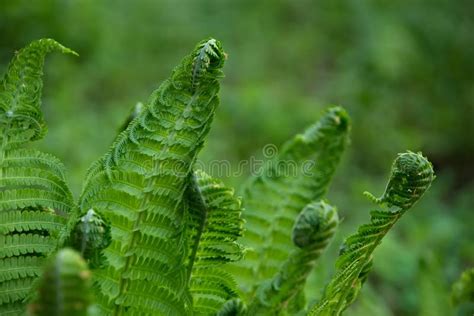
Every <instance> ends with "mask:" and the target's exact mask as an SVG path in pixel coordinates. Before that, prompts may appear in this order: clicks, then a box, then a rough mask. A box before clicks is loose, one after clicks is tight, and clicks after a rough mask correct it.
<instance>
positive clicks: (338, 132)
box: [232, 107, 350, 297]
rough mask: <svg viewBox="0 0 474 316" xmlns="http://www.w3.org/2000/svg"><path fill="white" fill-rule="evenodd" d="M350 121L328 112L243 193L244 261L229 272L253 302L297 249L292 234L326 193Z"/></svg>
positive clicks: (343, 114) (334, 111)
mask: <svg viewBox="0 0 474 316" xmlns="http://www.w3.org/2000/svg"><path fill="white" fill-rule="evenodd" d="M349 125H350V123H349V117H348V115H347V113H346V111H344V110H343V109H342V108H340V107H333V108H330V109H328V110H327V111H326V112H325V113H324V114H323V116H322V118H321V119H320V120H319V121H318V122H317V123H316V124H314V125H313V126H311V127H309V128H308V129H307V130H306V131H305V132H304V134H301V135H297V136H296V137H295V138H294V139H292V140H290V141H289V142H287V143H286V144H285V145H284V146H283V149H282V151H281V153H280V154H279V155H278V156H277V157H276V158H275V159H273V160H271V161H269V162H268V164H267V165H266V166H265V168H263V171H262V174H261V175H259V176H258V177H255V178H253V179H252V181H251V182H250V183H249V184H248V185H247V186H246V187H245V190H244V196H243V203H244V212H243V214H244V219H245V220H246V222H247V223H246V228H247V229H246V232H245V234H244V238H243V239H242V243H243V244H244V246H246V247H248V248H249V250H248V251H247V253H246V256H245V260H244V261H242V262H239V263H237V264H236V265H234V267H232V272H233V273H234V275H235V276H236V279H237V281H238V283H239V286H240V287H241V290H242V291H243V292H244V293H246V294H247V296H248V297H252V296H253V294H254V291H255V286H256V285H258V283H259V282H261V281H263V280H266V279H269V278H271V277H273V275H275V274H276V273H277V272H278V271H279V270H280V268H281V265H282V263H283V262H284V261H285V260H286V259H287V257H288V253H290V252H291V251H292V250H294V249H295V246H294V245H293V244H292V241H291V236H290V234H291V229H292V226H293V223H294V220H295V218H296V216H297V215H298V213H299V212H300V211H301V210H302V209H303V207H305V206H306V205H307V204H309V203H310V202H311V201H317V200H319V199H321V198H322V197H323V196H324V194H325V193H326V191H327V189H328V186H329V183H330V181H331V179H332V176H333V175H334V172H335V170H336V167H337V165H338V163H339V161H340V159H341V156H342V153H343V152H344V149H345V147H346V145H347V143H348V133H349V128H350V127H349Z"/></svg>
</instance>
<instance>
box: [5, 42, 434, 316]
mask: <svg viewBox="0 0 474 316" xmlns="http://www.w3.org/2000/svg"><path fill="white" fill-rule="evenodd" d="M54 49H57V50H60V51H62V52H69V53H70V52H71V51H70V50H68V49H66V48H64V47H63V46H61V45H59V44H58V43H56V42H54V41H52V40H40V41H37V42H34V43H33V44H31V45H30V46H28V47H27V48H25V49H24V50H22V51H21V52H20V53H19V54H18V55H17V56H16V57H15V59H14V60H13V62H12V64H11V66H10V67H9V69H8V71H7V74H6V76H5V78H4V79H3V81H2V87H1V88H2V89H3V90H0V102H1V103H0V107H1V110H2V112H1V113H0V118H1V120H0V123H1V125H0V127H1V129H2V132H3V134H2V143H1V147H0V163H1V165H0V167H1V170H0V176H1V177H0V181H1V182H0V183H1V187H0V219H1V220H2V221H1V222H0V238H1V239H0V242H1V245H2V247H1V248H0V313H1V314H2V315H4V314H5V315H7V314H10V315H17V314H21V313H22V312H24V307H25V304H26V301H28V300H30V299H31V298H33V299H34V301H33V303H31V304H30V305H29V307H30V308H29V310H28V311H29V313H30V314H32V315H67V314H71V315H91V314H99V315H188V314H189V315H191V314H192V315H194V314H196V315H216V314H217V315H286V314H290V315H294V314H301V313H304V311H305V310H306V307H307V306H306V302H305V295H304V288H305V284H306V279H307V278H308V275H309V274H310V273H311V272H312V270H313V268H314V266H315V263H316V260H317V259H318V258H319V257H320V256H321V254H322V252H323V251H324V250H325V249H326V247H327V246H328V245H329V242H330V240H331V239H332V237H333V235H334V234H335V229H336V228H337V226H338V223H339V217H338V214H337V212H336V208H335V207H333V206H331V205H329V204H327V203H326V202H324V201H322V200H321V199H322V198H323V197H324V195H325V194H326V192H327V190H328V186H329V184H330V182H331V179H332V177H333V175H334V173H335V170H336V167H337V165H338V163H339V161H340V159H341V156H342V153H343V152H344V150H345V147H346V145H347V143H348V133H349V130H350V123H349V117H348V115H347V113H346V112H345V111H344V110H343V109H342V108H340V107H333V108H330V109H328V110H327V111H326V112H325V113H324V114H323V116H322V118H321V119H320V120H319V121H318V122H317V123H316V124H314V125H313V126H311V127H310V128H308V129H307V130H306V131H305V132H304V133H303V134H301V135H297V136H296V137H294V138H293V139H292V140H290V141H289V142H287V143H286V144H285V145H284V146H283V147H282V150H281V152H280V153H279V154H278V155H277V156H276V157H274V159H272V160H270V161H268V162H267V163H266V165H265V166H264V168H263V169H262V170H261V172H262V173H261V174H259V175H257V176H255V177H253V178H252V179H250V181H249V183H248V184H247V185H246V186H245V188H244V206H245V207H246V208H245V209H243V208H242V207H241V202H240V199H239V198H237V197H236V196H235V195H234V191H233V190H232V189H230V188H227V187H226V186H225V185H224V184H223V183H222V182H221V181H219V180H217V179H214V178H212V177H211V176H209V175H207V174H206V173H204V172H203V171H194V168H195V162H196V159H197V156H198V153H199V152H200V150H201V149H202V147H203V143H204V140H205V137H206V135H207V134H208V132H209V130H210V126H211V122H212V119H213V116H214V112H215V110H216V107H217V106H218V103H219V100H218V96H217V93H218V92H219V79H220V78H222V76H223V74H222V71H221V68H222V67H223V64H224V61H225V59H226V54H225V53H224V52H223V50H222V47H221V45H220V43H219V42H218V41H216V40H214V39H208V40H204V41H202V42H200V43H198V45H197V46H196V48H195V49H194V50H193V52H192V53H191V54H190V55H188V56H186V57H185V58H184V59H183V60H182V62H181V63H180V64H179V65H178V67H176V68H175V69H174V71H173V72H172V75H171V77H170V78H169V79H167V80H165V82H164V83H163V84H161V85H160V87H159V88H158V89H157V90H156V91H154V92H153V93H152V95H151V97H150V99H149V101H148V102H147V103H146V105H142V104H141V103H139V104H137V106H136V107H135V108H134V110H133V112H132V114H131V115H130V117H129V119H128V120H127V122H126V124H125V126H124V128H122V131H121V132H120V134H119V135H118V136H117V137H116V139H115V141H114V142H113V144H112V146H111V148H110V149H109V151H108V152H107V153H106V154H105V156H103V157H102V158H101V159H99V160H98V161H97V162H95V163H94V164H93V165H92V166H91V168H90V169H89V172H88V174H87V176H86V179H85V182H84V186H83V191H82V194H81V197H80V199H79V203H78V205H77V206H76V205H75V203H74V201H73V198H72V194H71V193H70V191H69V188H68V187H67V185H66V182H65V178H64V170H63V167H62V165H61V164H60V163H59V161H58V160H57V159H56V158H52V157H50V156H49V155H46V154H43V153H40V152H36V151H33V150H31V149H26V148H25V146H27V145H28V143H30V142H31V141H33V140H37V139H40V138H41V137H43V136H44V134H45V131H46V126H45V123H44V120H43V114H42V111H41V110H40V108H39V106H40V97H41V94H40V92H41V77H40V75H41V67H42V64H43V60H44V56H45V54H46V53H47V52H49V51H51V50H54ZM2 113H3V115H2ZM267 153H268V152H267ZM433 179H434V174H433V169H432V166H431V163H430V162H429V161H428V160H427V159H426V158H424V157H423V156H422V155H421V154H415V153H412V152H407V153H404V154H400V155H399V156H398V158H397V159H396V160H395V162H394V164H393V167H392V174H391V177H390V180H389V182H388V184H387V187H386V190H385V192H384V194H383V195H382V197H381V198H375V197H373V196H372V195H371V194H368V193H367V195H368V196H369V198H370V199H371V200H372V201H374V202H375V203H376V204H378V205H379V206H380V207H385V208H386V210H376V211H372V213H371V222H370V224H367V225H363V226H361V227H360V228H359V230H358V232H357V233H356V234H355V235H352V236H350V237H349V238H347V239H346V241H345V242H344V244H343V247H342V248H341V253H340V256H339V259H338V261H337V263H336V270H337V271H336V275H335V277H334V278H333V279H332V280H331V282H330V283H329V285H328V286H327V288H326V290H325V293H324V295H323V298H322V300H321V301H320V302H319V303H318V305H316V306H314V308H313V309H312V310H311V311H310V315H313V314H314V315H340V314H341V313H342V311H343V310H345V309H346V308H347V307H348V306H349V305H350V304H351V303H352V302H353V301H354V300H355V299H356V298H357V295H358V293H359V290H360V288H361V287H362V284H363V283H364V282H365V281H366V280H367V275H368V273H369V271H370V269H371V267H372V262H373V260H372V253H373V251H374V249H375V248H376V247H377V245H378V244H380V242H381V240H382V238H383V237H384V236H385V235H386V234H387V232H388V231H389V229H390V228H391V227H392V226H393V225H394V224H395V222H396V221H398V219H399V218H400V217H401V216H402V215H403V214H404V213H405V212H406V211H407V210H408V209H409V208H411V207H412V206H413V205H414V204H415V203H416V202H417V201H418V200H419V199H420V198H421V196H422V195H423V194H424V192H425V191H426V190H427V189H428V188H429V186H430V185H431V182H432V181H433ZM245 220H247V225H248V230H247V231H246V232H245V233H244V232H243V224H244V222H245ZM242 236H243V237H244V238H242V243H243V246H242V245H241V244H240V243H239V242H238V239H239V238H240V237H242ZM64 245H68V246H72V247H74V248H75V249H76V250H78V251H79V252H80V254H79V253H77V252H75V251H74V250H71V249H68V248H67V249H63V250H59V252H57V254H56V255H55V256H54V259H52V260H50V261H49V263H47V264H46V266H45V268H44V270H42V269H41V267H42V265H43V263H44V262H47V261H45V260H46V258H47V257H48V256H49V255H50V254H53V253H54V252H56V251H58V249H59V248H61V247H63V246H64ZM244 247H248V248H247V249H246V250H244ZM245 252H247V256H246V258H245V261H242V262H241V263H238V262H237V261H239V260H241V259H242V257H243V255H244V253H245ZM81 255H82V256H83V257H84V258H85V259H86V260H84V259H83V258H82V257H81ZM87 264H89V267H90V268H92V269H93V278H92V280H93V282H94V286H93V290H94V295H93V297H94V298H95V302H94V303H95V304H94V305H93V306H92V308H90V309H89V305H90V304H91V297H90V296H89V287H90V283H91V280H90V279H89V270H88V268H89V267H88V265H87ZM42 271H44V272H43V275H42V277H41V279H40V281H39V282H38V293H37V295H36V296H35V294H34V293H35V292H34V291H31V289H32V287H33V284H34V281H35V280H36V278H37V277H38V276H39V275H40V274H41V273H42ZM231 272H232V273H231ZM234 278H235V279H234ZM236 280H237V281H238V283H237V282H236ZM237 284H238V285H239V286H240V287H241V291H240V292H239V290H238V285H237ZM246 303H247V304H246ZM247 306H248V307H247Z"/></svg>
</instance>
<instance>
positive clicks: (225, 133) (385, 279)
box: [0, 0, 474, 316]
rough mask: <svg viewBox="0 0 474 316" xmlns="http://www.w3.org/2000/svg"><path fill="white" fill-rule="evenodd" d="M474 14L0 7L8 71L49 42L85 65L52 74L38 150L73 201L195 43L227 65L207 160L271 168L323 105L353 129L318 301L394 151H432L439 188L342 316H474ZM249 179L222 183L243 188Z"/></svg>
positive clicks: (353, 2) (454, 7) (404, 4)
mask: <svg viewBox="0 0 474 316" xmlns="http://www.w3.org/2000/svg"><path fill="white" fill-rule="evenodd" d="M473 31H474V1H472V0H457V1H453V0H411V1H403V0H401V1H389V0H347V1H343V0H321V1H316V0H313V1H311V0H288V1H279V0H260V1H254V0H239V1H237V0H216V1H195V0H189V1H184V0H160V1H158V0H156V1H151V0H148V1H147V0H134V1H125V0H116V1H97V0H41V1H40V0H0V71H1V72H3V71H4V70H5V67H6V65H7V63H8V61H9V60H10V58H11V57H12V55H13V53H14V51H15V50H18V49H19V48H21V47H23V46H25V45H26V44H27V43H29V42H30V41H32V40H34V39H38V38H42V37H52V38H54V39H56V40H58V41H60V42H61V43H63V44H64V45H66V46H68V47H71V48H73V49H75V50H76V51H77V52H78V53H79V54H80V57H78V58H76V57H71V56H60V55H53V56H51V57H48V61H47V65H46V69H45V74H46V76H45V88H44V96H43V107H44V111H45V115H46V118H47V121H48V123H49V134H48V136H47V138H46V139H45V140H44V141H42V142H41V143H40V146H41V148H42V149H43V150H45V151H48V152H51V153H54V154H55V155H57V156H58V157H60V158H61V159H62V160H63V161H64V162H65V164H66V166H67V167H68V169H69V180H70V183H71V185H72V186H73V188H74V191H75V192H76V193H78V192H80V186H81V180H82V177H83V176H84V174H85V172H86V170H87V168H88V166H89V165H90V164H91V163H92V162H93V161H94V160H95V159H97V158H98V157H99V156H101V155H102V154H103V153H104V152H105V150H106V149H107V147H108V146H109V145H110V143H111V141H112V140H113V138H114V136H115V135H116V132H117V129H118V128H119V127H120V125H121V124H122V122H123V121H124V118H125V117H126V116H127V115H128V113H129V111H130V109H131V108H132V107H133V105H134V104H136V103H137V102H138V101H143V102H146V100H147V98H148V96H149V94H150V92H151V91H152V90H153V89H155V88H156V87H157V86H158V84H159V83H160V82H161V81H162V80H164V79H165V78H166V77H167V76H168V74H169V73H170V71H171V70H172V68H173V66H174V65H175V64H176V63H177V62H179V60H180V59H181V57H182V56H183V55H184V54H186V53H187V52H188V51H190V50H191V49H192V48H193V47H194V44H195V43H196V42H197V41H199V40H201V39H203V38H206V37H209V36H213V37H215V38H218V39H220V40H221V41H222V43H223V44H224V47H225V49H226V51H227V52H228V55H229V58H228V61H227V64H226V67H225V73H226V78H225V79H224V80H223V86H222V90H221V100H222V102H221V106H220V108H219V110H218V113H217V115H216V118H215V122H214V126H213V130H212V132H211V134H210V136H209V138H208V142H207V144H206V147H205V149H204V151H203V153H202V155H201V158H202V160H204V161H209V160H211V159H217V160H229V161H231V162H232V164H233V165H237V164H238V162H239V161H241V160H244V159H248V158H249V157H250V156H255V157H261V156H262V153H261V148H262V147H263V146H264V145H265V144H269V143H271V144H277V145H279V144H281V143H282V142H284V141H285V140H286V139H288V138H290V137H291V136H292V135H294V134H295V133H298V132H301V131H302V130H303V129H304V127H305V126H307V125H309V124H311V123H313V122H314V121H315V120H316V119H317V118H318V115H319V114H320V113H321V111H322V110H323V109H324V108H325V107H327V106H328V105H333V104H337V105H342V106H344V107H345V108H346V109H347V110H348V112H349V113H350V115H351V117H352V123H353V128H352V137H351V138H352V142H351V146H350V148H349V150H348V152H347V153H346V155H345V156H344V159H343V162H342V165H341V168H340V170H339V171H338V173H337V175H336V178H335V180H334V184H333V186H332V188H331V190H330V194H329V198H330V201H331V202H332V203H334V204H336V205H338V207H339V210H340V214H341V216H342V217H343V218H344V221H343V223H342V225H341V229H340V232H339V233H338V235H337V238H336V239H337V240H336V241H335V242H334V244H333V247H332V248H331V249H330V251H329V252H328V253H327V254H326V256H325V258H324V260H323V262H322V263H321V264H320V265H319V267H318V271H317V272H316V273H315V274H314V276H313V277H312V278H311V281H310V284H309V286H308V294H309V295H310V296H311V298H317V297H318V295H319V291H320V289H321V288H322V286H323V285H324V283H325V282H326V281H327V279H328V277H330V275H331V273H332V270H333V267H332V264H333V261H334V258H335V257H336V256H337V247H338V244H339V243H340V241H341V240H342V238H343V237H344V236H345V235H347V234H348V233H350V232H353V231H354V230H355V229H356V227H357V226H358V225H359V224H361V223H363V222H365V221H367V220H368V212H369V210H370V209H371V208H372V205H371V204H370V203H369V202H368V201H367V200H366V199H365V198H364V197H363V196H362V192H363V191H364V190H369V191H371V192H373V193H375V194H380V193H382V191H383V189H384V183H385V181H386V178H387V176H388V173H389V167H390V164H391V161H392V159H393V158H394V157H395V155H396V154H397V153H398V152H402V151H405V150H406V149H410V150H413V151H419V150H421V151H423V153H424V154H425V155H427V156H428V157H429V158H430V160H431V161H433V163H434V166H435V170H436V173H437V175H438V178H437V179H436V181H435V183H434V185H433V187H432V188H431V190H430V191H429V192H428V194H427V195H426V197H425V198H424V200H423V201H422V202H420V203H419V204H418V205H417V206H416V207H415V208H414V209H413V210H412V211H410V213H409V214H407V215H406V216H405V218H403V219H402V220H401V222H400V223H399V224H398V226H397V227H395V229H394V230H393V231H392V232H391V233H390V234H389V236H388V237H387V239H386V240H385V241H384V242H383V244H382V245H381V246H380V249H379V250H378V251H377V252H376V254H375V267H374V270H373V272H372V274H371V275H370V277H369V281H368V284H367V286H366V287H365V288H364V290H363V293H362V295H361V297H360V299H359V300H358V302H357V303H356V304H354V306H352V307H351V309H350V312H348V313H347V314H348V315H357V316H358V315H360V316H362V315H363V316H366V315H378V316H379V315H380V316H384V315H427V316H428V315H429V316H436V315H443V316H445V315H472V312H473V309H474V307H473V305H469V304H466V305H464V306H461V307H460V308H458V309H453V308H452V307H451V306H450V304H449V293H450V289H451V284H452V282H453V281H454V280H455V279H456V278H457V277H458V276H459V274H460V272H461V271H462V270H464V269H465V268H467V267H469V266H472V265H474V215H473V214H474V210H473V207H474V37H473ZM244 178H245V177H244V176H241V177H229V178H225V179H223V180H224V181H225V182H226V183H228V184H230V185H235V186H236V187H238V186H239V185H240V183H241V182H242V181H243V180H244Z"/></svg>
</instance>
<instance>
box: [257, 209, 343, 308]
mask: <svg viewBox="0 0 474 316" xmlns="http://www.w3.org/2000/svg"><path fill="white" fill-rule="evenodd" d="M338 223H339V217H338V215H337V211H336V209H335V208H334V207H332V206H331V205H329V204H327V203H325V202H323V201H320V202H313V203H311V204H309V205H307V206H306V207H305V208H304V209H303V210H302V211H301V213H300V214H299V215H298V217H297V219H296V221H295V225H294V227H293V230H292V240H293V243H294V244H295V245H296V246H297V247H298V249H296V250H294V251H293V252H292V253H291V254H290V255H289V257H288V259H287V260H286V262H285V263H284V264H283V267H282V268H281V270H280V271H279V272H278V273H277V274H276V275H275V276H274V277H273V278H272V279H270V280H267V281H265V282H263V283H262V284H261V285H260V286H259V288H258V289H257V295H256V297H255V299H254V301H253V303H252V304H251V305H250V306H249V315H281V314H283V313H285V312H286V313H288V310H287V309H288V304H289V302H290V301H292V300H293V299H295V298H297V297H298V296H299V295H300V294H301V293H302V291H303V289H304V286H305V283H306V278H307V277H308V275H309V273H310V272H311V271H312V269H313V268H314V265H315V263H316V260H317V259H318V258H319V257H320V256H321V254H322V253H323V251H324V250H325V249H326V247H327V246H328V244H329V242H330V241H331V239H332V237H333V236H334V233H335V231H336V228H337V225H338ZM302 299H304V297H302ZM300 303H302V302H300ZM295 312H298V311H292V312H291V313H288V314H294V313H295Z"/></svg>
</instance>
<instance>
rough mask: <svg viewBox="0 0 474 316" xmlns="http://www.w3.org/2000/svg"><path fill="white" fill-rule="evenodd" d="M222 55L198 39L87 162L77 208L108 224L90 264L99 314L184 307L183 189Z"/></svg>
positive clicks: (208, 115) (209, 111)
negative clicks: (101, 258)
mask: <svg viewBox="0 0 474 316" xmlns="http://www.w3.org/2000/svg"><path fill="white" fill-rule="evenodd" d="M224 60H225V54H224V52H223V50H222V47H221V45H220V43H219V42H218V41H216V40H214V39H209V40H205V41H202V42H200V43H199V44H198V45H197V47H196V48H195V50H194V51H193V52H192V53H191V54H190V55H189V56H187V57H185V58H184V59H183V61H182V62H181V64H180V65H179V66H178V67H176V68H175V70H174V71H173V73H172V75H171V77H170V78H169V79H168V80H166V81H165V82H164V83H163V84H161V86H160V87H159V88H158V90H156V91H155V92H154V93H153V94H152V96H151V97H150V100H149V102H148V104H147V105H146V106H145V108H144V109H143V110H142V111H141V113H139V114H138V116H137V117H136V118H135V119H133V120H132V121H131V123H130V124H129V125H128V127H127V128H126V129H125V130H124V131H123V132H122V133H120V135H119V136H118V137H117V139H116V140H115V142H114V143H113V145H112V148H111V149H110V151H109V152H108V153H107V154H106V155H105V156H104V157H103V158H101V159H100V160H99V161H98V162H96V163H95V164H93V166H92V167H91V168H90V170H89V172H88V175H87V178H86V182H85V185H84V189H83V192H82V196H81V199H80V208H81V210H83V211H86V210H89V209H92V210H94V211H97V212H99V213H100V214H102V215H103V216H104V217H105V218H107V220H108V221H109V222H110V224H111V233H112V243H111V245H110V246H109V247H108V248H107V249H105V251H104V255H105V258H106V261H107V266H106V267H104V268H102V269H100V270H96V272H95V274H94V276H95V281H96V284H97V296H98V297H99V300H98V307H99V309H100V310H101V312H102V313H103V314H105V315H124V314H126V315H158V314H164V315H183V314H184V313H185V312H186V310H187V309H189V308H190V306H187V304H185V303H186V298H187V297H189V294H188V293H187V282H186V281H187V280H186V269H185V265H184V262H185V260H186V250H187V245H186V238H185V237H186V236H185V227H186V222H185V221H186V217H187V216H186V210H185V203H184V192H185V190H186V188H187V186H188V179H189V176H190V174H191V173H192V166H193V163H194V161H195V159H196V156H197V154H198V152H199V150H200V149H201V147H202V144H203V141H204V138H205V136H206V134H207V133H208V131H209V128H210V123H211V121H212V118H213V114H214V111H215V109H216V107H217V105H218V103H219V101H218V97H217V93H218V91H219V82H218V80H219V79H220V78H221V77H222V71H221V68H222V66H223V64H224Z"/></svg>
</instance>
